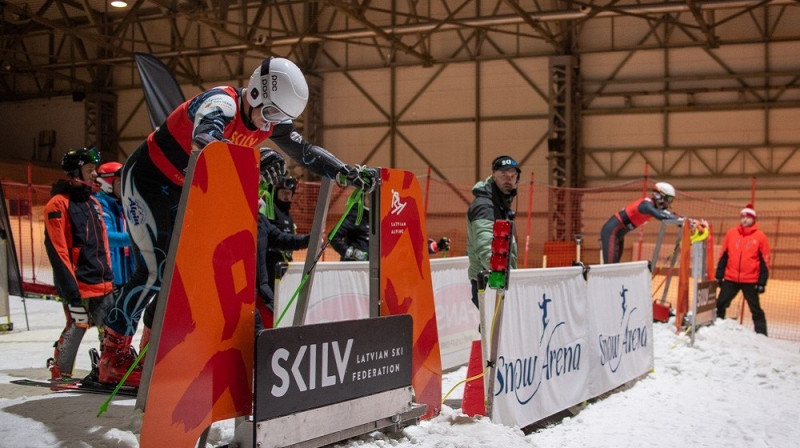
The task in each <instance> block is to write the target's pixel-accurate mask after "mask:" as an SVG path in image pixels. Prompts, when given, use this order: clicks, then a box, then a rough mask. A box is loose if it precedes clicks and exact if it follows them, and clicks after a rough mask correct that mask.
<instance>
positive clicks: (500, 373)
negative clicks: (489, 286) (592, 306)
mask: <svg viewBox="0 0 800 448" xmlns="http://www.w3.org/2000/svg"><path fill="white" fill-rule="evenodd" d="M487 296H488V294H487ZM491 301H493V300H491ZM491 301H489V302H491ZM487 304H488V303H487ZM488 306H492V305H491V304H488ZM586 309H587V293H586V281H585V280H584V279H583V275H582V269H581V268H580V267H569V268H549V269H530V270H515V271H514V272H513V274H512V276H511V282H510V287H509V289H508V291H507V293H506V297H505V305H504V308H503V322H502V328H501V333H500V338H499V346H498V354H497V362H496V365H497V369H496V370H495V383H494V397H493V398H494V404H493V407H492V416H491V417H492V420H493V421H495V422H500V423H503V424H506V425H517V426H519V427H525V426H527V425H529V424H531V423H534V422H536V421H538V420H541V419H543V418H545V417H547V416H549V415H552V414H554V413H556V412H559V411H561V410H563V409H566V408H568V407H570V406H573V405H575V404H577V403H580V402H581V401H583V400H585V399H586V393H587V390H588V381H589V364H588V359H587V357H586V355H587V353H586V352H587V345H588V341H587V338H586V334H587V332H586V329H587V323H586Z"/></svg>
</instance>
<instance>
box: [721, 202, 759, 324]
mask: <svg viewBox="0 0 800 448" xmlns="http://www.w3.org/2000/svg"><path fill="white" fill-rule="evenodd" d="M740 216H741V222H740V224H739V225H738V226H736V227H734V228H732V229H730V230H728V233H726V234H725V241H724V242H723V243H722V252H721V255H720V257H719V262H718V263H717V273H716V279H717V284H718V286H719V294H718V297H717V317H719V318H720V319H724V318H725V310H726V309H728V306H730V304H731V302H732V301H733V299H734V297H736V294H738V293H739V291H742V295H744V299H745V300H746V301H747V306H748V307H750V314H752V316H753V325H754V327H755V330H756V333H760V334H763V335H764V336H766V335H767V318H766V316H765V315H764V310H763V309H761V303H760V301H759V296H760V294H763V293H764V289H765V288H766V286H767V278H768V277H769V269H768V266H769V262H770V260H769V257H770V249H769V241H767V236H766V235H764V232H762V231H761V230H760V229H759V228H758V224H756V211H755V209H754V208H753V205H752V204H747V207H745V208H743V209H742V211H741V212H740Z"/></svg>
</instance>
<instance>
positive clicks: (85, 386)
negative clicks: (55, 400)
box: [11, 348, 139, 397]
mask: <svg viewBox="0 0 800 448" xmlns="http://www.w3.org/2000/svg"><path fill="white" fill-rule="evenodd" d="M131 351H132V352H133V349H131ZM89 357H90V358H91V360H92V372H91V373H89V375H87V376H86V377H85V378H83V379H81V378H61V379H50V380H44V381H42V380H32V379H28V378H22V379H19V380H12V381H11V384H16V385H18V386H32V387H45V388H48V389H50V390H52V391H54V392H80V393H90V394H103V395H109V394H111V393H112V392H114V389H115V388H116V387H117V385H116V384H114V383H101V382H99V381H97V363H98V361H99V360H100V354H99V353H98V352H97V349H95V348H93V349H91V350H89ZM49 362H50V360H48V364H49ZM138 390H139V388H137V387H132V386H121V387H120V388H119V391H117V394H118V395H124V396H128V397H135V396H136V393H137V391H138Z"/></svg>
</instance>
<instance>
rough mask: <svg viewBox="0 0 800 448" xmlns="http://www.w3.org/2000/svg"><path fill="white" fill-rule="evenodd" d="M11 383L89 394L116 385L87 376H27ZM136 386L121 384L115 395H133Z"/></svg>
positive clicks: (112, 389)
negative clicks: (39, 378)
mask: <svg viewBox="0 0 800 448" xmlns="http://www.w3.org/2000/svg"><path fill="white" fill-rule="evenodd" d="M11 384H16V385H18V386H34V387H46V388H48V389H50V390H52V391H54V392H80V393H90V394H102V395H109V394H110V393H111V392H113V391H114V388H115V387H116V386H117V385H116V384H108V383H100V382H97V381H92V380H91V379H90V378H89V377H86V378H83V379H80V378H72V379H69V380H63V379H62V380H45V381H40V380H32V379H28V378H23V379H19V380H12V381H11ZM137 391H138V388H136V387H131V386H122V387H121V388H120V389H119V391H118V392H117V395H125V396H128V397H135V396H136V392H137Z"/></svg>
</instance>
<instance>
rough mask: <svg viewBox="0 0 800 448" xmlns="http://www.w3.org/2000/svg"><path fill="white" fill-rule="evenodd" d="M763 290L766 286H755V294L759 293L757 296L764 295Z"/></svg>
mask: <svg viewBox="0 0 800 448" xmlns="http://www.w3.org/2000/svg"><path fill="white" fill-rule="evenodd" d="M765 289H766V286H764V285H756V292H757V293H759V294H764V290H765Z"/></svg>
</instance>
